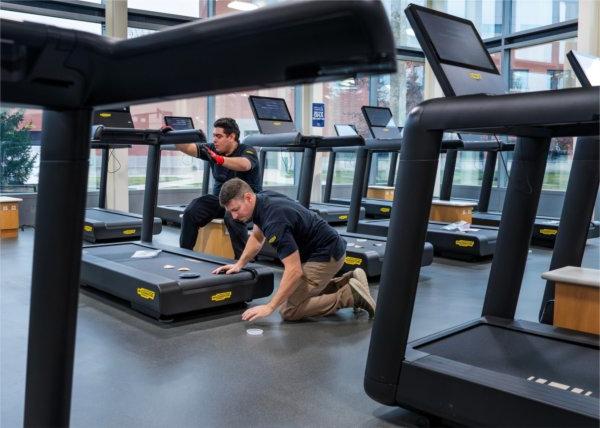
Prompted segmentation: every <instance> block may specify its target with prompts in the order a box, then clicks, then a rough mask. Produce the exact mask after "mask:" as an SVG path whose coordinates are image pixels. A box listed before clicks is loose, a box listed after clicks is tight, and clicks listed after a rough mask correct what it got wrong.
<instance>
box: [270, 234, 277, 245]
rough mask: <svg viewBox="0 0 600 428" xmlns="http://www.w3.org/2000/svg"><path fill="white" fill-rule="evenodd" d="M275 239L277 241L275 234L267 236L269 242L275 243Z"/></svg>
mask: <svg viewBox="0 0 600 428" xmlns="http://www.w3.org/2000/svg"><path fill="white" fill-rule="evenodd" d="M275 241H277V236H276V235H273V236H271V237H270V238H269V244H273V243H275Z"/></svg>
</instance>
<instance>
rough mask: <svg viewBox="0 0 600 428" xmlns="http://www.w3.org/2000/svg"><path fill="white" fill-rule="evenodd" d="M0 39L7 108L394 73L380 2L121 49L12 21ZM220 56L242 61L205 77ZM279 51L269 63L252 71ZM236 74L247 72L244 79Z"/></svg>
mask: <svg viewBox="0 0 600 428" xmlns="http://www.w3.org/2000/svg"><path fill="white" fill-rule="evenodd" d="M0 32H1V38H2V41H3V43H2V82H1V92H2V98H3V101H4V102H5V103H6V102H8V103H14V104H19V105H37V106H44V107H47V108H51V109H60V108H74V107H81V106H87V107H93V106H110V105H131V104H135V103H141V102H146V103H147V102H152V101H157V100H164V99H165V98H180V97H183V96H188V97H191V96H200V95H208V94H216V93H222V92H233V91H239V90H244V89H252V88H257V87H263V86H264V85H271V86H272V85H282V86H283V85H294V84H300V83H309V82H313V81H321V80H337V79H343V78H345V77H355V76H358V75H362V74H363V73H369V74H380V73H390V72H395V70H396V49H395V44H394V39H393V35H392V32H391V29H390V26H389V24H388V18H387V15H386V12H385V9H384V7H383V5H382V4H381V2H380V1H366V0H365V1H345V2H343V6H340V2H323V1H316V0H315V1H305V2H292V3H289V4H282V5H272V6H267V7H264V8H260V9H258V10H256V11H250V12H246V13H239V14H231V15H225V16H219V17H214V18H210V19H202V20H197V21H193V22H189V23H185V24H181V25H177V26H174V27H171V28H168V29H165V30H163V31H160V32H156V33H153V34H149V35H145V36H142V37H138V38H134V39H125V40H117V39H113V38H109V37H105V36H101V35H96V34H91V33H86V32H83V31H77V30H70V29H62V28H57V27H53V26H49V25H44V24H38V23H32V22H17V21H12V20H9V19H2V20H1V23H0ZM306 34H310V35H311V37H312V38H314V40H319V49H306V46H307V41H306V37H305V35H306ZM281 46H285V49H281ZM224 50H226V51H235V52H237V53H238V54H237V55H235V56H231V57H225V58H221V66H220V67H218V68H215V67H211V66H210V65H211V64H210V63H211V61H212V58H214V57H215V56H217V53H220V52H222V51H224ZM275 50H277V54H276V55H269V56H268V60H261V61H256V58H263V57H264V56H265V52H270V51H275ZM197 52H202V55H197V54H196V53H197ZM148 64H168V66H167V67H148ZM237 64H244V73H240V72H239V68H238V67H236V65H237ZM92 70H96V72H92ZM140 70H143V72H142V73H140ZM198 70H201V72H200V73H199V72H198ZM108 71H110V72H108ZM116 76H118V78H116ZM165 81H168V82H169V83H168V84H167V85H165ZM157 88H158V89H157Z"/></svg>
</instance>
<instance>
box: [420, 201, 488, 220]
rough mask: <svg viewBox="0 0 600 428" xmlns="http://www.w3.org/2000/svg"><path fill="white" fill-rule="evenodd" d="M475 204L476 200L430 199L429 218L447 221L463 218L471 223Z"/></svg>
mask: <svg viewBox="0 0 600 428" xmlns="http://www.w3.org/2000/svg"><path fill="white" fill-rule="evenodd" d="M476 206H477V203H476V202H469V201H442V200H440V199H434V200H433V201H431V212H430V213H429V220H433V221H444V222H447V223H454V222H455V221H461V220H463V221H466V222H467V223H473V208H475V207H476Z"/></svg>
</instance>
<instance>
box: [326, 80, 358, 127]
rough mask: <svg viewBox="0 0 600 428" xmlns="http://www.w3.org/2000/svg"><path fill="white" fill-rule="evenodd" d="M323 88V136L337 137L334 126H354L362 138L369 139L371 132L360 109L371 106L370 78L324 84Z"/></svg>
mask: <svg viewBox="0 0 600 428" xmlns="http://www.w3.org/2000/svg"><path fill="white" fill-rule="evenodd" d="M322 87H323V103H324V104H325V127H324V128H323V135H325V136H331V135H336V133H335V128H334V125H354V126H355V127H356V129H357V130H358V132H359V133H360V134H361V135H362V136H364V137H367V136H368V135H369V130H368V129H367V123H366V122H365V120H364V118H363V115H362V113H361V111H360V108H361V107H362V106H367V105H369V78H368V77H365V78H362V79H346V80H341V81H337V82H331V83H323V85H322Z"/></svg>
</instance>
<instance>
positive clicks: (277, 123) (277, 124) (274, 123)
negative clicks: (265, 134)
mask: <svg viewBox="0 0 600 428" xmlns="http://www.w3.org/2000/svg"><path fill="white" fill-rule="evenodd" d="M273 125H274V126H279V125H281V122H273Z"/></svg>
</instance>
